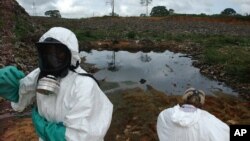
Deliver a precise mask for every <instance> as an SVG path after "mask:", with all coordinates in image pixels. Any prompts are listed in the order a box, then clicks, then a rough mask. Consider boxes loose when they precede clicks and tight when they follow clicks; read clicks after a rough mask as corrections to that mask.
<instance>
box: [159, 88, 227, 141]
mask: <svg viewBox="0 0 250 141" xmlns="http://www.w3.org/2000/svg"><path fill="white" fill-rule="evenodd" d="M182 99H183V104H182V105H181V106H180V105H176V106H174V107H172V108H168V109H165V110H163V111H162V112H161V113H160V114H159V116H158V119H157V134H158V137H159V139H160V141H229V133H230V131H229V126H228V125H227V124H225V123H224V122H222V121H221V120H219V119H218V118H216V117H215V116H214V115H212V114H210V113H208V112H207V111H205V110H202V109H201V107H202V105H203V104H204V101H205V93H204V92H203V91H201V90H196V89H194V88H190V89H188V90H186V91H185V93H184V95H183V97H182Z"/></svg>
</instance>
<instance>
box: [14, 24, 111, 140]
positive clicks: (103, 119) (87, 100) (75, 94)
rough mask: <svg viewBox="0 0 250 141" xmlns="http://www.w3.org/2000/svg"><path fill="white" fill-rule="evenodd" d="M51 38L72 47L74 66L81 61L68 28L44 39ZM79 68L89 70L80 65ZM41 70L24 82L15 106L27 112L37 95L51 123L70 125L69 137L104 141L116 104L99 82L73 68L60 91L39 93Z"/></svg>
mask: <svg viewBox="0 0 250 141" xmlns="http://www.w3.org/2000/svg"><path fill="white" fill-rule="evenodd" d="M55 30H57V32H56V33H57V34H55V32H54V31H55ZM58 31H59V32H58ZM58 33H59V34H58ZM47 37H52V38H54V39H57V40H59V41H60V42H62V43H63V44H65V45H66V46H67V47H68V48H69V49H70V51H71V54H72V58H71V64H72V65H75V64H76V62H77V61H80V57H79V55H78V42H77V39H76V37H75V35H74V33H72V32H71V31H69V30H67V29H65V28H61V27H54V28H52V29H50V30H49V31H48V32H46V33H45V34H44V35H43V36H42V37H41V39H40V41H42V40H44V39H45V38H47ZM75 71H76V72H78V73H86V72H85V71H84V70H83V69H82V68H80V67H78V68H77V69H76V70H75ZM39 73H40V69H39V68H38V69H35V70H34V71H33V72H31V73H30V74H28V75H27V76H26V77H25V78H23V79H22V80H21V81H20V88H19V101H18V103H11V105H12V107H13V109H14V110H16V111H23V110H24V108H25V107H26V106H28V105H29V104H31V102H32V99H33V98H36V102H37V107H38V112H39V114H40V115H41V116H43V117H45V118H46V119H47V120H48V121H51V122H63V124H64V126H65V127H66V133H65V137H66V140H68V141H102V140H103V138H104V136H105V134H106V132H107V130H108V128H109V126H110V123H111V118H112V112H113V105H112V104H111V102H110V101H109V99H108V98H107V97H106V95H105V94H104V93H103V92H102V90H101V89H100V88H99V87H98V85H97V83H96V82H95V81H94V80H93V79H92V78H90V77H86V76H81V75H79V74H77V73H75V72H72V71H69V73H68V74H67V76H66V77H64V78H62V79H61V81H60V91H59V94H57V95H43V94H39V93H36V86H37V79H38V75H39ZM39 140H42V139H41V138H40V139H39Z"/></svg>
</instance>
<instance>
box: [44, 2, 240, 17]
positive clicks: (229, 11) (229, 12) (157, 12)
mask: <svg viewBox="0 0 250 141" xmlns="http://www.w3.org/2000/svg"><path fill="white" fill-rule="evenodd" d="M152 1H153V0H140V4H141V5H142V6H145V7H146V13H142V14H140V16H142V17H145V16H148V15H149V14H148V8H149V5H150V4H151V3H152ZM106 3H109V4H110V5H111V8H112V12H111V13H110V14H109V16H119V15H118V14H117V13H115V12H114V8H115V0H108V2H106ZM44 14H45V16H49V17H54V18H61V14H60V11H59V10H48V11H46V12H45V13H44ZM172 14H175V13H174V9H167V8H166V6H155V7H153V8H152V9H151V12H150V16H152V17H162V16H168V15H172ZM220 14H221V15H224V16H235V15H239V14H237V12H236V11H235V10H234V9H233V8H226V9H224V10H223V11H222V12H221V13H220ZM201 15H206V14H204V13H201Z"/></svg>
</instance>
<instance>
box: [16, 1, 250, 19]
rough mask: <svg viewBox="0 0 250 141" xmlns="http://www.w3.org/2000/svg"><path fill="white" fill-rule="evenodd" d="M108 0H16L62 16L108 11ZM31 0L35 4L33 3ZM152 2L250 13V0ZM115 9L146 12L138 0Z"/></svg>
mask: <svg viewBox="0 0 250 141" xmlns="http://www.w3.org/2000/svg"><path fill="white" fill-rule="evenodd" d="M109 1H111V0H17V2H18V3H19V4H20V5H21V6H22V7H24V9H25V10H26V11H27V12H28V13H29V14H30V15H34V14H35V15H38V16H44V12H45V11H47V10H55V9H57V10H59V11H60V13H61V15H62V17H64V18H85V17H92V16H103V15H108V14H109V13H111V6H110V3H108V2H109ZM33 3H34V4H33ZM154 6H166V7H167V9H174V11H175V13H183V14H200V13H205V14H207V15H210V14H219V13H220V12H221V11H222V10H224V9H225V8H233V9H234V10H235V11H236V12H237V13H239V14H243V15H244V14H246V13H248V14H250V0H152V3H151V4H150V5H149V13H150V11H151V9H152V7H154ZM115 13H117V14H119V15H120V16H139V15H140V14H141V13H146V7H145V6H141V5H140V0H115Z"/></svg>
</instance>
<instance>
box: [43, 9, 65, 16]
mask: <svg viewBox="0 0 250 141" xmlns="http://www.w3.org/2000/svg"><path fill="white" fill-rule="evenodd" d="M44 14H45V16H50V17H55V18H61V14H60V11H59V10H48V11H46V12H45V13H44Z"/></svg>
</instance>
